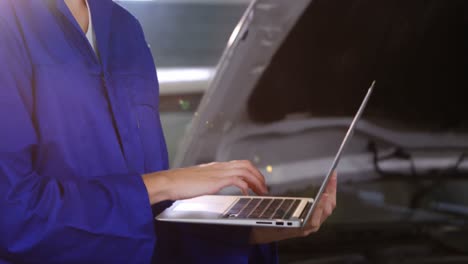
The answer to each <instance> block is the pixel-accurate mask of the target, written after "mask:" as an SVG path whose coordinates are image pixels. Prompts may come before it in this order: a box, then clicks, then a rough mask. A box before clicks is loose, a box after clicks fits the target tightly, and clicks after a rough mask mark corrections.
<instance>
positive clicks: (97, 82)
mask: <svg viewBox="0 0 468 264" xmlns="http://www.w3.org/2000/svg"><path fill="white" fill-rule="evenodd" d="M89 4H90V7H91V12H92V16H93V26H94V29H95V32H96V37H97V45H98V50H99V55H100V56H99V57H97V56H96V54H95V53H94V51H93V50H92V48H91V46H90V44H89V42H88V41H87V39H86V37H85V35H84V33H83V32H82V30H81V29H80V27H79V25H78V24H77V22H76V21H75V19H74V18H73V16H72V14H71V13H70V11H69V10H68V8H67V7H66V5H65V3H64V1H63V0H1V1H0V234H1V235H0V263H151V262H152V261H153V263H177V262H184V263H275V262H276V249H275V247H274V246H268V245H264V246H258V247H249V246H248V244H247V239H248V235H249V229H247V228H239V227H237V228H234V227H233V228H225V229H222V230H221V229H219V227H213V226H194V225H183V224H179V225H175V224H162V223H156V222H155V221H154V217H153V216H154V214H155V213H157V212H159V211H160V210H162V209H163V208H165V207H167V206H168V205H170V202H165V203H161V204H159V205H157V206H154V208H151V206H150V203H149V200H148V195H147V192H146V189H145V186H144V184H143V182H142V178H141V175H142V174H143V173H148V172H154V171H161V170H166V169H168V156H167V151H166V145H165V141H164V135H163V132H162V128H161V122H160V119H159V112H158V93H159V91H158V80H157V77H156V70H155V66H154V63H153V60H152V56H151V53H150V50H149V49H148V46H147V45H146V41H145V39H144V35H143V32H142V29H141V26H140V25H139V23H138V21H137V20H136V19H135V18H134V17H133V16H131V15H130V14H129V13H128V12H127V11H125V10H124V9H123V8H121V7H120V6H118V5H117V4H115V3H113V2H112V1H111V0H89ZM155 248H156V253H155V254H154V252H155V251H154V249H155Z"/></svg>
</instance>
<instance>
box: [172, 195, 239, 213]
mask: <svg viewBox="0 0 468 264" xmlns="http://www.w3.org/2000/svg"><path fill="white" fill-rule="evenodd" d="M235 200H237V198H236V197H232V196H221V195H216V196H209V195H207V196H201V197H197V198H193V199H188V200H183V201H180V202H178V203H176V204H175V206H174V209H173V211H174V212H207V213H217V214H222V213H224V212H225V211H226V209H227V208H228V207H229V206H230V205H231V204H232V203H233V202H234V201H235Z"/></svg>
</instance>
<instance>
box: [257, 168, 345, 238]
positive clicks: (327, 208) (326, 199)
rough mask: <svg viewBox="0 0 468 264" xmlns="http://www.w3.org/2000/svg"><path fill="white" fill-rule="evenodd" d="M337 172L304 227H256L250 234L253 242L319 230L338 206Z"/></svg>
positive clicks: (296, 235) (299, 235)
mask: <svg viewBox="0 0 468 264" xmlns="http://www.w3.org/2000/svg"><path fill="white" fill-rule="evenodd" d="M336 177H337V176H336V173H334V174H333V175H332V177H331V178H330V181H329V182H328V185H327V187H326V189H325V192H324V193H323V194H322V197H321V198H320V201H319V204H318V206H317V208H315V210H314V212H313V213H312V216H311V217H310V219H309V221H308V222H307V224H306V225H305V226H304V227H302V228H271V227H254V228H253V229H252V233H251V236H250V242H251V243H252V244H265V243H270V242H275V241H280V240H285V239H290V238H296V237H306V236H308V235H310V234H312V233H315V232H317V231H318V230H319V229H320V226H321V225H322V223H323V222H325V220H326V219H327V218H328V217H329V216H330V215H331V214H332V212H333V210H334V209H335V207H336V182H337V179H336Z"/></svg>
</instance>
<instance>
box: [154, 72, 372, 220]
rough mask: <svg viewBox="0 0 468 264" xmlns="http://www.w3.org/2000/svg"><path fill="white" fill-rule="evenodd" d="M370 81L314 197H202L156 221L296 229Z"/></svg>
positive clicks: (308, 213) (312, 204) (311, 205)
mask: <svg viewBox="0 0 468 264" xmlns="http://www.w3.org/2000/svg"><path fill="white" fill-rule="evenodd" d="M374 85H375V81H373V82H372V84H371V86H370V88H369V90H368V91H367V94H366V96H365V97H364V100H363V101H362V103H361V106H360V107H359V110H358V112H357V113H356V116H355V117H354V119H353V121H352V122H351V125H350V127H349V129H348V132H347V133H346V136H345V137H344V139H343V142H342V143H341V146H340V148H339V149H338V152H337V153H336V156H335V159H334V160H333V163H332V165H331V167H330V170H329V171H328V173H327V176H326V177H325V179H324V180H323V182H322V185H321V186H320V189H319V191H318V193H317V195H316V196H315V199H314V198H300V197H278V196H276V197H271V196H227V195H226V196H225V195H205V196H200V197H196V198H192V199H187V200H181V201H176V202H175V203H174V204H173V205H172V206H171V207H169V208H167V209H166V210H164V211H163V212H162V213H161V214H159V215H158V216H157V217H156V219H157V220H159V221H169V222H184V223H200V224H223V225H245V226H270V227H286V228H288V227H289V228H293V227H295V228H297V227H302V226H303V225H304V224H305V223H307V220H308V219H309V218H310V216H311V215H312V212H313V211H314V209H315V207H316V205H317V204H318V203H316V202H315V201H319V200H320V197H321V196H322V194H323V192H324V190H325V188H326V186H327V184H328V181H329V179H330V176H331V175H332V174H333V171H334V170H335V169H336V167H337V165H338V162H339V160H340V157H341V154H342V152H343V149H344V147H345V146H346V144H347V142H348V141H349V139H350V138H351V136H352V134H353V132H354V128H355V126H356V123H357V122H358V121H359V119H360V117H361V115H362V113H363V111H364V108H365V107H366V105H367V101H368V100H369V98H370V95H371V94H372V91H373V89H374Z"/></svg>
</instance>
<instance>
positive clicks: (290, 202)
mask: <svg viewBox="0 0 468 264" xmlns="http://www.w3.org/2000/svg"><path fill="white" fill-rule="evenodd" d="M300 202H301V200H298V199H281V198H277V199H276V198H240V199H239V200H238V201H237V203H236V204H234V206H232V207H231V209H229V211H228V212H227V213H226V214H225V215H224V217H226V218H241V219H245V218H255V219H289V218H291V216H292V214H293V213H294V211H295V210H296V208H297V207H298V206H299V203H300Z"/></svg>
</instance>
